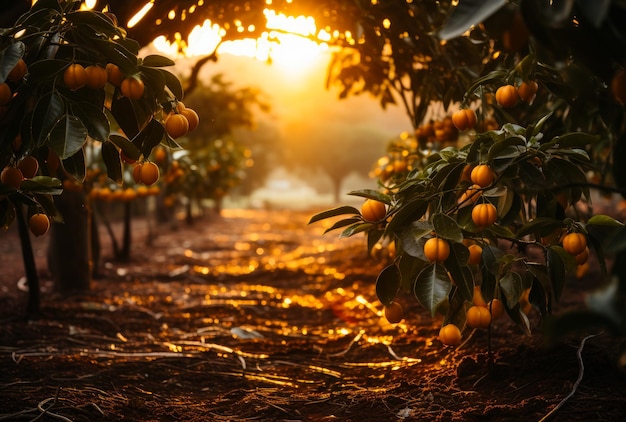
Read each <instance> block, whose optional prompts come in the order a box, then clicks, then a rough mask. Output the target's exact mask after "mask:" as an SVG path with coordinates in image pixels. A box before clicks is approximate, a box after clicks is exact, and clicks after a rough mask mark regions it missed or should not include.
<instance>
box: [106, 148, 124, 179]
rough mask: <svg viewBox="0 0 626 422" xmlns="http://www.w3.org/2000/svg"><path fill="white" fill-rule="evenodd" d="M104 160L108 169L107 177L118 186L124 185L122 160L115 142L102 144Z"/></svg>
mask: <svg viewBox="0 0 626 422" xmlns="http://www.w3.org/2000/svg"><path fill="white" fill-rule="evenodd" d="M102 159H103V160H104V164H105V165H106V168H107V175H108V176H109V178H110V179H111V180H113V181H114V182H115V183H117V184H118V185H121V184H122V160H121V159H120V153H119V151H118V150H117V148H116V146H115V144H114V143H113V142H108V141H107V142H104V143H103V144H102Z"/></svg>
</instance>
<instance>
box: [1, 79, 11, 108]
mask: <svg viewBox="0 0 626 422" xmlns="http://www.w3.org/2000/svg"><path fill="white" fill-rule="evenodd" d="M11 98H13V92H11V87H10V86H9V84H7V83H3V84H0V106H3V105H6V104H8V103H9V101H11Z"/></svg>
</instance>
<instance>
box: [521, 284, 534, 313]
mask: <svg viewBox="0 0 626 422" xmlns="http://www.w3.org/2000/svg"><path fill="white" fill-rule="evenodd" d="M519 305H520V308H521V309H522V311H523V312H524V313H525V314H526V315H528V314H529V313H530V311H532V310H533V305H532V303H530V289H525V290H524V291H523V292H522V296H521V297H520V299H519Z"/></svg>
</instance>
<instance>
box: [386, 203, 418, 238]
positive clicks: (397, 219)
mask: <svg viewBox="0 0 626 422" xmlns="http://www.w3.org/2000/svg"><path fill="white" fill-rule="evenodd" d="M427 210H428V201H426V200H424V199H422V198H418V199H416V200H413V201H410V202H408V203H407V204H405V205H403V206H402V207H401V208H400V209H399V210H398V212H396V213H395V214H394V215H393V218H392V219H391V221H390V222H389V224H388V225H387V231H386V233H385V234H386V235H389V234H390V233H392V232H393V231H395V230H397V229H399V228H401V227H403V226H405V225H407V224H410V223H411V222H413V221H416V220H419V219H420V218H422V216H424V214H425V213H426V211H427Z"/></svg>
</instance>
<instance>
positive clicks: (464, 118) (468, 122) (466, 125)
mask: <svg viewBox="0 0 626 422" xmlns="http://www.w3.org/2000/svg"><path fill="white" fill-rule="evenodd" d="M476 120H477V119H476V112H474V110H472V109H471V108H462V109H460V110H457V111H456V112H455V113H454V114H453V115H452V123H453V124H454V126H455V127H456V128H457V129H458V130H467V129H473V128H474V126H475V125H476Z"/></svg>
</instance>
